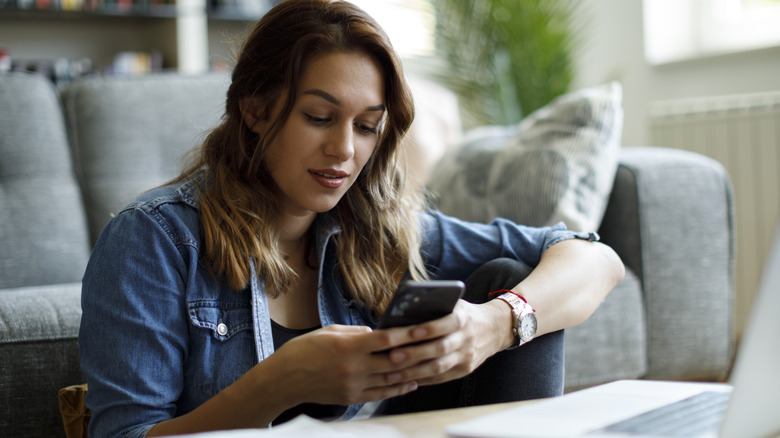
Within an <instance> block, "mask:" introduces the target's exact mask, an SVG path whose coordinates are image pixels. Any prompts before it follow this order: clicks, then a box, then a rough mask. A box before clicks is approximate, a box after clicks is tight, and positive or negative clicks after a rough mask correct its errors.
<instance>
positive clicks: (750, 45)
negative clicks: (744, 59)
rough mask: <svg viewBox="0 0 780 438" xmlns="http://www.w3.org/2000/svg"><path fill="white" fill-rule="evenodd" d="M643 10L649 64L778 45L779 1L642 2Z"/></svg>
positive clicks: (693, 0)
mask: <svg viewBox="0 0 780 438" xmlns="http://www.w3.org/2000/svg"><path fill="white" fill-rule="evenodd" d="M643 11H644V25H645V28H644V35H645V57H646V58H647V60H648V61H649V62H650V63H652V64H663V63H668V62H674V61H681V60H685V59H692V58H697V57H702V56H712V55H718V54H724V53H733V52H739V51H744V50H751V49H759V48H766V47H772V46H778V45H780V25H778V23H780V0H644V2H643Z"/></svg>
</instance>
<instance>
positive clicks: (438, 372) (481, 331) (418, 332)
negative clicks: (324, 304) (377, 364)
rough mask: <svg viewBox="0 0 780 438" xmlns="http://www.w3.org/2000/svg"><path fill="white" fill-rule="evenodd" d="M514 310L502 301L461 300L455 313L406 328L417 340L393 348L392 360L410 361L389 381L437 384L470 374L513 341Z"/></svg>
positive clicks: (388, 377)
mask: <svg viewBox="0 0 780 438" xmlns="http://www.w3.org/2000/svg"><path fill="white" fill-rule="evenodd" d="M511 315H512V313H511V310H510V308H509V306H508V305H506V304H505V303H503V302H502V301H500V300H492V301H489V302H487V303H485V304H472V303H469V302H468V301H465V300H460V301H459V302H458V304H457V305H456V306H455V309H454V310H453V311H452V313H451V314H449V315H447V316H445V317H443V318H440V319H437V320H434V321H430V322H427V323H424V324H420V325H415V326H411V327H405V328H403V329H392V330H408V331H409V336H410V337H411V338H412V339H414V340H415V343H413V344H411V345H406V346H402V347H398V348H394V349H392V350H390V351H389V353H388V354H389V355H390V360H391V361H392V362H394V363H397V364H404V365H405V364H408V366H407V367H405V368H403V369H402V370H400V371H395V372H391V373H388V375H387V377H386V378H387V381H388V383H395V382H405V381H417V383H418V384H419V385H421V386H422V385H434V384H437V383H444V382H447V381H450V380H455V379H458V378H461V377H463V376H466V375H468V374H470V373H471V372H473V371H474V370H475V369H477V367H479V366H480V365H481V364H482V363H483V362H484V361H485V360H486V359H487V358H489V357H490V356H492V355H494V354H496V353H497V352H499V351H502V350H504V349H505V348H507V347H509V346H510V345H511V343H512V332H511V327H512V320H511Z"/></svg>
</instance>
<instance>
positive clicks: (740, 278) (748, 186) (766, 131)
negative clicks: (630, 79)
mask: <svg viewBox="0 0 780 438" xmlns="http://www.w3.org/2000/svg"><path fill="white" fill-rule="evenodd" d="M650 124H651V136H652V142H653V144H654V145H658V146H667V147H674V148H679V149H685V150H689V151H693V152H698V153H700V154H703V155H706V156H709V157H711V158H714V159H716V160H718V161H719V162H721V163H722V164H723V166H724V167H725V168H726V170H727V171H728V173H729V175H730V177H731V180H732V183H733V186H734V198H735V202H736V225H737V260H736V278H735V287H736V291H737V298H736V306H735V307H736V314H735V323H736V329H737V334H738V335H739V334H741V332H742V328H743V327H744V323H745V322H746V320H747V316H748V314H749V312H750V308H751V305H752V302H753V297H754V295H755V291H756V289H757V287H758V284H759V280H760V278H761V271H762V269H763V266H764V262H765V260H766V257H767V255H768V253H769V249H770V248H769V246H770V245H771V243H772V236H773V235H774V233H775V230H776V229H777V226H778V217H780V92H774V93H766V94H750V95H737V96H723V97H712V98H703V99H692V100H678V101H665V102H656V103H653V104H652V105H651V107H650ZM702 251H706V248H702Z"/></svg>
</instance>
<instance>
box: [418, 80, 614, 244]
mask: <svg viewBox="0 0 780 438" xmlns="http://www.w3.org/2000/svg"><path fill="white" fill-rule="evenodd" d="M621 102H622V89H621V87H620V84H618V83H610V84H607V85H602V86H599V87H593V88H587V89H584V90H580V91H576V92H572V93H569V94H565V95H563V96H560V97H558V98H557V99H555V100H554V101H552V102H551V103H550V104H548V105H547V106H545V107H543V108H541V109H539V110H537V111H535V112H534V113H532V114H530V115H529V116H528V117H526V118H525V119H524V120H523V121H522V122H520V123H519V124H518V125H515V126H490V127H484V128H478V129H476V130H473V131H471V132H469V133H468V134H467V135H466V136H465V138H464V140H463V141H462V142H461V143H460V144H459V145H458V146H456V147H454V148H453V149H452V150H450V151H448V152H447V154H445V156H444V157H443V158H442V159H441V160H440V161H439V163H438V164H437V165H436V167H435V169H434V171H433V174H432V175H431V178H430V179H429V182H428V189H429V190H430V191H431V192H433V193H434V195H436V202H437V206H438V208H439V209H440V210H441V211H442V212H444V213H446V214H449V215H452V216H456V217H459V218H461V219H464V220H468V221H476V222H488V221H490V220H492V219H493V218H496V217H504V218H507V219H510V220H513V221H515V222H517V223H521V224H525V225H531V226H544V225H552V224H555V223H557V222H559V221H563V222H564V223H565V224H566V226H567V227H568V228H569V229H572V230H578V231H594V230H596V229H598V226H599V224H600V223H601V219H602V217H603V215H604V210H605V208H606V204H607V200H608V199H609V193H610V192H611V191H612V184H613V181H614V178H615V172H616V171H617V165H618V154H619V152H620V141H621V133H622V129H623V110H622V106H621Z"/></svg>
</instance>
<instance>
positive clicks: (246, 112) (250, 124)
mask: <svg viewBox="0 0 780 438" xmlns="http://www.w3.org/2000/svg"><path fill="white" fill-rule="evenodd" d="M238 107H239V109H240V110H241V118H242V119H243V120H244V124H245V125H246V126H247V128H249V130H250V131H252V132H254V133H256V134H262V128H263V123H262V122H264V121H265V119H266V118H267V114H266V111H265V105H263V103H262V102H261V101H260V99H259V98H257V97H245V98H243V99H241V100H240V101H239V102H238Z"/></svg>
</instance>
